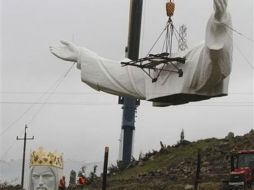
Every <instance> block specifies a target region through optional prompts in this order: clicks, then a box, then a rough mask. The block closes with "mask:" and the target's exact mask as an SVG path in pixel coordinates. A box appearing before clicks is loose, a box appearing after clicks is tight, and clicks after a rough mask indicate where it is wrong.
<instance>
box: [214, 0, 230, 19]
mask: <svg viewBox="0 0 254 190" xmlns="http://www.w3.org/2000/svg"><path fill="white" fill-rule="evenodd" d="M213 4H214V10H215V14H214V17H215V19H216V20H218V21H221V20H222V18H223V16H224V15H225V13H226V10H227V5H228V0H213Z"/></svg>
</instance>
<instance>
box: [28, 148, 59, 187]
mask: <svg viewBox="0 0 254 190" xmlns="http://www.w3.org/2000/svg"><path fill="white" fill-rule="evenodd" d="M62 175H63V159H62V155H61V154H58V153H56V152H54V153H52V152H47V151H45V150H44V149H43V148H42V147H40V148H39V149H38V150H35V151H33V152H32V153H31V157H30V176H29V190H58V183H59V180H60V178H61V177H62Z"/></svg>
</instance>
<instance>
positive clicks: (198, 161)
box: [194, 150, 201, 190]
mask: <svg viewBox="0 0 254 190" xmlns="http://www.w3.org/2000/svg"><path fill="white" fill-rule="evenodd" d="M200 166H201V155H200V150H198V155H197V171H196V178H195V182H194V189H195V190H197V189H198V184H199V177H200Z"/></svg>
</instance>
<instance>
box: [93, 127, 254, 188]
mask: <svg viewBox="0 0 254 190" xmlns="http://www.w3.org/2000/svg"><path fill="white" fill-rule="evenodd" d="M243 149H254V131H253V130H252V131H251V132H250V133H248V134H246V135H244V136H236V137H234V136H232V135H229V136H228V137H226V138H224V139H216V138H211V139H205V140H199V141H196V142H187V141H184V142H183V143H179V144H177V145H174V146H167V147H164V148H162V149H161V150H159V151H153V152H150V153H147V154H146V155H145V156H143V157H141V158H140V159H139V160H134V161H133V162H132V164H131V165H130V166H129V167H128V168H127V169H125V170H123V171H120V170H118V169H117V167H111V168H110V170H111V172H110V174H109V176H108V189H110V190H118V189H119V190H120V189H121V190H123V189H125V190H136V189H138V190H142V189H146V190H149V189H156V190H158V189H163V190H167V189H170V190H174V189H192V185H193V183H194V179H195V176H196V163H197V153H198V151H200V154H201V170H200V180H199V181H200V183H201V185H200V189H206V190H209V189H211V190H212V189H216V190H218V189H220V187H219V186H220V185H221V182H222V181H223V180H226V179H227V178H228V174H229V171H230V153H231V151H234V150H243ZM99 186H100V182H99V181H98V182H97V185H96V184H94V185H93V186H90V187H89V189H97V188H99Z"/></svg>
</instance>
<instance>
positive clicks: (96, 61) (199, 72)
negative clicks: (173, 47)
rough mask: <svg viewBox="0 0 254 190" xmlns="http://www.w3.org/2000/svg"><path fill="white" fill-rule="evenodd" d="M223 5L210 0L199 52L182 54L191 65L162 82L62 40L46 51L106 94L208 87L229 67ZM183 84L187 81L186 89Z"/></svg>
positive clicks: (147, 95)
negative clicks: (210, 9)
mask: <svg viewBox="0 0 254 190" xmlns="http://www.w3.org/2000/svg"><path fill="white" fill-rule="evenodd" d="M226 7H227V0H214V8H215V13H214V14H213V15H212V17H211V18H210V19H209V21H208V24H207V29H206V39H205V45H204V46H203V49H202V51H199V50H197V49H195V48H194V49H193V50H191V51H190V52H191V53H190V54H189V56H186V59H187V64H186V67H187V66H188V67H189V66H192V65H195V66H192V68H191V69H186V70H185V71H184V72H185V73H184V76H183V79H181V80H180V79H179V77H177V75H175V74H174V73H173V74H172V73H169V72H168V73H167V74H166V75H171V76H172V77H168V80H167V79H166V82H165V83H160V82H156V83H152V82H151V80H150V78H147V77H145V74H144V72H143V71H142V70H141V69H139V68H136V67H131V66H126V67H122V66H121V64H120V61H112V60H109V59H106V58H103V57H100V56H98V55H97V54H96V53H94V52H92V51H90V50H88V49H86V48H80V47H77V46H76V45H74V44H72V43H69V42H63V41H62V42H61V43H62V44H63V46H61V47H51V48H50V51H51V52H52V54H54V55H55V56H57V57H58V58H61V59H63V60H66V61H75V62H77V67H78V68H79V69H81V78H82V81H83V82H85V83H86V84H88V85H89V86H91V87H92V88H94V89H96V90H102V91H104V92H107V93H110V94H115V95H125V96H126V95H127V96H132V97H136V98H140V99H148V100H149V99H150V100H151V99H153V98H156V97H160V96H166V95H173V94H177V93H178V94H179V93H193V91H194V92H198V91H199V90H204V89H207V88H208V89H209V88H210V89H212V88H213V87H214V85H216V84H218V83H220V82H221V81H223V79H224V78H226V77H227V76H228V75H229V73H230V70H231V57H232V38H231V34H230V32H229V30H228V28H227V27H226V25H225V24H227V25H231V20H230V15H229V14H228V13H227V12H226ZM193 69H194V71H195V72H194V73H193ZM166 78H167V77H166ZM171 79H172V80H171ZM186 81H187V82H186ZM188 81H191V82H188ZM186 83H191V84H190V85H188V87H187V89H186V88H185V86H187V85H186ZM219 93H221V91H220V90H218V91H217V90H216V91H213V94H209V90H208V91H207V93H202V94H203V95H206V96H209V95H212V96H215V95H216V94H219Z"/></svg>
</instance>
